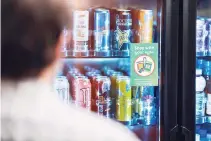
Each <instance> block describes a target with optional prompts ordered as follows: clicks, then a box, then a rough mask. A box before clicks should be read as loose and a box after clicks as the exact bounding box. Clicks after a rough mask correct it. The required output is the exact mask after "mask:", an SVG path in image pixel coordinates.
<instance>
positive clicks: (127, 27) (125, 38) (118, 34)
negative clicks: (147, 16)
mask: <svg viewBox="0 0 211 141" xmlns="http://www.w3.org/2000/svg"><path fill="white" fill-rule="evenodd" d="M130 12H131V11H130V10H125V9H117V10H116V14H115V15H116V16H115V17H116V19H115V21H116V24H115V32H114V39H113V42H114V44H113V50H114V55H117V56H129V53H130V52H129V50H130V45H129V44H130V43H131V41H132V15H131V13H130Z"/></svg>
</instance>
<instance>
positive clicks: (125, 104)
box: [116, 76, 132, 122]
mask: <svg viewBox="0 0 211 141" xmlns="http://www.w3.org/2000/svg"><path fill="white" fill-rule="evenodd" d="M116 94H117V95H116V98H117V99H116V119H117V120H119V121H122V122H129V121H131V119H132V94H131V86H130V78H129V77H128V76H117V79H116Z"/></svg>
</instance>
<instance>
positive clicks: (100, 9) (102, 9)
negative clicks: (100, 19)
mask: <svg viewBox="0 0 211 141" xmlns="http://www.w3.org/2000/svg"><path fill="white" fill-rule="evenodd" d="M95 11H100V12H105V13H106V12H108V11H109V10H108V9H106V8H96V9H95Z"/></svg>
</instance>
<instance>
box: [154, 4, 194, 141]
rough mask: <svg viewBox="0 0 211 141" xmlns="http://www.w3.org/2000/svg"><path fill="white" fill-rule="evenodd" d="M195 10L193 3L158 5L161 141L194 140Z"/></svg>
mask: <svg viewBox="0 0 211 141" xmlns="http://www.w3.org/2000/svg"><path fill="white" fill-rule="evenodd" d="M196 10H197V9H196V0H162V1H159V3H158V13H159V11H161V13H160V15H161V17H160V19H159V18H158V30H161V32H160V31H159V32H158V33H161V34H160V36H158V39H159V40H158V41H159V43H160V44H159V45H160V48H161V82H160V87H161V89H160V90H161V91H160V92H161V93H160V101H161V102H160V105H161V109H160V122H161V123H160V125H161V126H160V130H161V140H165V141H194V140H195V50H196V48H195V46H196V45H195V43H196V42H195V41H196V39H195V37H196V36H195V35H196ZM158 17H159V16H158ZM162 131H163V132H162Z"/></svg>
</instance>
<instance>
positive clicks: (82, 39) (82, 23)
mask: <svg viewBox="0 0 211 141" xmlns="http://www.w3.org/2000/svg"><path fill="white" fill-rule="evenodd" d="M88 36H89V12H88V11H87V10H75V11H73V47H74V48H73V51H75V52H87V51H88Z"/></svg>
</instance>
